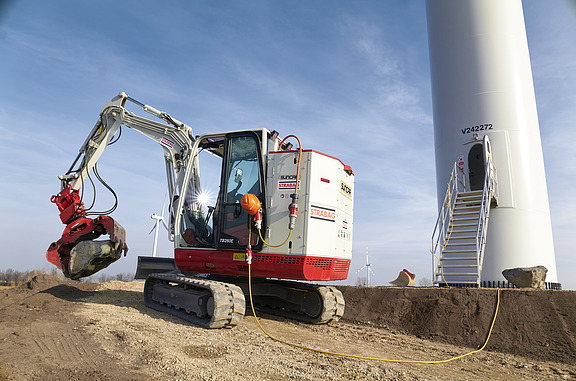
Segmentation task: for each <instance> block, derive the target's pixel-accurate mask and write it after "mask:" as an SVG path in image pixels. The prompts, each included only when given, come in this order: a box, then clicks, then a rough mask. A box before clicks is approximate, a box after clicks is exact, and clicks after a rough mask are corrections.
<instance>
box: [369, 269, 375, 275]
mask: <svg viewBox="0 0 576 381" xmlns="http://www.w3.org/2000/svg"><path fill="white" fill-rule="evenodd" d="M368 270H370V272H371V273H372V275H376V274H374V271H372V269H371V268H370V267H368Z"/></svg>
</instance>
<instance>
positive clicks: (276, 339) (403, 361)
mask: <svg viewBox="0 0 576 381" xmlns="http://www.w3.org/2000/svg"><path fill="white" fill-rule="evenodd" d="M248 292H249V294H250V306H251V307H252V313H253V314H254V318H255V319H256V323H258V326H259V327H260V329H261V330H262V332H264V334H265V335H266V336H268V337H269V338H271V339H272V340H274V341H277V342H279V343H282V344H286V345H289V346H291V347H295V348H300V349H306V350H309V351H313V352H317V353H323V354H327V355H333V356H340V357H348V358H355V359H363V360H373V361H382V362H395V363H410V364H442V363H447V362H450V361H454V360H458V359H461V358H463V357H466V356H470V355H473V354H475V353H478V352H480V351H482V350H483V349H484V348H485V347H486V345H487V344H488V341H489V340H490V336H491V335H492V329H493V328H494V323H495V322H496V316H498V310H499V308H500V289H498V292H497V297H496V309H495V311H494V317H493V318H492V323H491V324H490V329H489V330H488V336H487V337H486V341H485V342H484V344H483V345H482V346H481V347H480V348H479V349H476V350H474V351H472V352H468V353H465V354H462V355H459V356H455V357H451V358H449V359H446V360H391V359H383V358H378V357H366V356H359V355H351V354H346V353H337V352H330V351H324V350H321V349H316V348H309V347H306V346H303V345H299V344H294V343H290V342H287V341H284V340H282V339H278V338H276V337H274V336H272V335H270V334H269V333H268V332H266V330H265V329H264V327H262V324H260V319H258V316H256V311H255V309H254V302H253V301H252V264H251V263H248Z"/></svg>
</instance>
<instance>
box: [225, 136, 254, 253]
mask: <svg viewBox="0 0 576 381" xmlns="http://www.w3.org/2000/svg"><path fill="white" fill-rule="evenodd" d="M261 152H262V150H261V145H260V137H259V136H258V134H256V133H254V132H241V133H234V134H229V135H227V136H226V147H225V151H224V158H223V159H224V160H223V163H222V180H221V184H220V194H219V197H218V199H219V201H218V205H217V209H218V211H217V213H218V219H217V226H218V227H217V234H216V244H217V248H218V249H224V250H244V249H245V248H246V246H247V245H248V244H249V243H250V244H251V245H252V247H253V249H256V250H259V249H261V248H262V242H260V239H259V237H258V232H257V231H256V230H255V229H254V228H252V229H251V236H250V242H249V238H248V234H249V230H250V229H249V224H251V223H252V219H251V218H250V216H249V215H248V213H246V212H245V211H244V209H242V206H241V205H240V200H241V199H242V196H244V195H245V194H247V193H252V194H254V195H255V196H256V197H258V198H259V199H260V202H262V204H263V205H264V200H265V198H264V189H265V187H264V169H263V160H262V154H261Z"/></svg>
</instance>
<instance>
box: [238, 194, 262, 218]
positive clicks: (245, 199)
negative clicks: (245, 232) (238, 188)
mask: <svg viewBox="0 0 576 381" xmlns="http://www.w3.org/2000/svg"><path fill="white" fill-rule="evenodd" d="M240 205H242V209H244V210H245V211H246V213H248V214H249V215H251V216H253V215H255V214H256V213H258V211H259V210H260V208H261V207H262V204H261V203H260V200H258V197H256V196H254V195H253V194H252V193H247V194H245V195H244V196H242V200H241V201H240Z"/></svg>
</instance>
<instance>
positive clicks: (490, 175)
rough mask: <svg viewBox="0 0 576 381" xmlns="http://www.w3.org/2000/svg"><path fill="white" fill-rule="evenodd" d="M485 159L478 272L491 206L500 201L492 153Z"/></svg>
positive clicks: (477, 233)
mask: <svg viewBox="0 0 576 381" xmlns="http://www.w3.org/2000/svg"><path fill="white" fill-rule="evenodd" d="M486 156H487V157H486V159H485V165H484V168H485V176H484V187H483V190H482V202H481V204H480V213H479V215H478V223H477V226H476V253H477V255H476V268H477V269H478V274H479V275H480V274H482V264H483V261H484V248H485V246H486V236H487V233H488V218H489V212H490V206H491V203H492V201H493V200H494V201H495V202H496V203H497V202H498V181H497V177H496V168H495V167H494V163H493V162H492V155H491V154H488V155H486ZM478 286H480V277H478Z"/></svg>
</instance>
